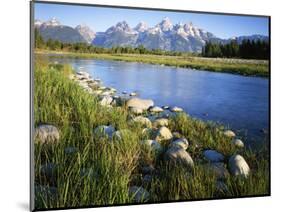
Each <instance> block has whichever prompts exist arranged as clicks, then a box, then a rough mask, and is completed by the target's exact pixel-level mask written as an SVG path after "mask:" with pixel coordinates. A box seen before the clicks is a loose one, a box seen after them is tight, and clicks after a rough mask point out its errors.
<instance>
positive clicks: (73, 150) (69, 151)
mask: <svg viewBox="0 0 281 212" xmlns="http://www.w3.org/2000/svg"><path fill="white" fill-rule="evenodd" d="M77 152H78V148H76V147H66V148H65V149H64V153H65V154H67V155H72V154H75V153H77Z"/></svg>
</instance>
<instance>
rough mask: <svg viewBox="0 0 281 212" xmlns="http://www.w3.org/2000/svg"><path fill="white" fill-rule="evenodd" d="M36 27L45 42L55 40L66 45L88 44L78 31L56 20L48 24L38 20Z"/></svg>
mask: <svg viewBox="0 0 281 212" xmlns="http://www.w3.org/2000/svg"><path fill="white" fill-rule="evenodd" d="M35 27H36V28H37V29H38V30H39V33H40V34H41V35H42V37H43V39H44V40H45V41H47V40H48V39H53V40H59V41H61V42H64V43H77V42H87V41H86V40H85V39H84V38H83V36H82V35H81V34H80V33H79V32H78V31H77V30H75V29H73V28H72V27H69V26H64V25H61V24H60V22H59V21H57V20H56V19H55V18H53V19H51V20H49V21H47V22H42V21H39V20H36V21H35Z"/></svg>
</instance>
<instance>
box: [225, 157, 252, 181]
mask: <svg viewBox="0 0 281 212" xmlns="http://www.w3.org/2000/svg"><path fill="white" fill-rule="evenodd" d="M228 166H229V171H230V173H231V174H232V175H234V176H242V177H248V175H249V174H250V167H249V165H248V164H247V162H246V161H245V159H244V158H243V157H242V156H241V155H238V154H237V155H233V156H231V157H230V158H229V161H228Z"/></svg>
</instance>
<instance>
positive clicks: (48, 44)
mask: <svg viewBox="0 0 281 212" xmlns="http://www.w3.org/2000/svg"><path fill="white" fill-rule="evenodd" d="M35 48H38V49H49V50H63V51H71V52H78V53H97V54H102V53H105V54H153V55H168V56H181V55H183V54H185V55H186V53H183V52H172V51H164V50H161V49H152V50H149V49H146V48H145V47H144V46H142V45H140V46H138V47H135V48H133V47H130V46H125V47H122V46H116V47H112V48H103V47H98V46H94V45H91V44H88V43H63V42H60V41H58V40H53V39H48V40H47V41H44V39H43V37H42V36H41V35H40V33H39V32H38V30H37V29H35ZM189 55H194V54H192V53H189Z"/></svg>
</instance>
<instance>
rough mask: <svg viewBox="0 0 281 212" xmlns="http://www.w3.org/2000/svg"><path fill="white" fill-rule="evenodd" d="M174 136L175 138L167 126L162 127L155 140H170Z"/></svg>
mask: <svg viewBox="0 0 281 212" xmlns="http://www.w3.org/2000/svg"><path fill="white" fill-rule="evenodd" d="M172 138H173V135H172V133H171V131H170V130H169V129H168V128H167V127H160V129H159V130H158V131H157V133H156V138H155V140H157V141H163V140H170V139H172Z"/></svg>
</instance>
